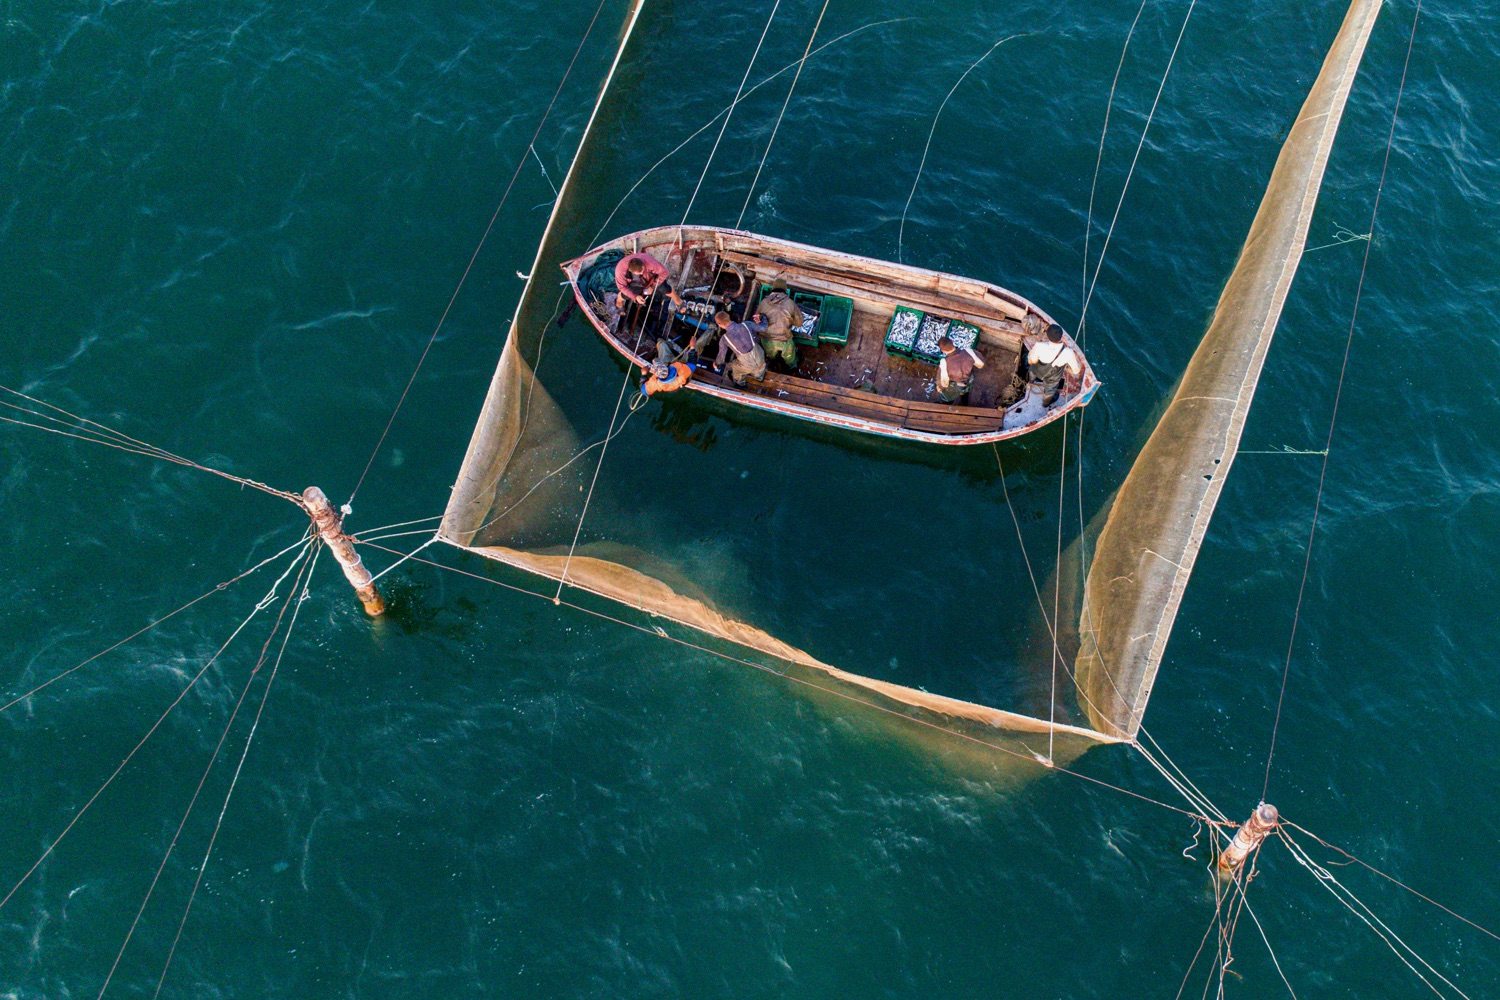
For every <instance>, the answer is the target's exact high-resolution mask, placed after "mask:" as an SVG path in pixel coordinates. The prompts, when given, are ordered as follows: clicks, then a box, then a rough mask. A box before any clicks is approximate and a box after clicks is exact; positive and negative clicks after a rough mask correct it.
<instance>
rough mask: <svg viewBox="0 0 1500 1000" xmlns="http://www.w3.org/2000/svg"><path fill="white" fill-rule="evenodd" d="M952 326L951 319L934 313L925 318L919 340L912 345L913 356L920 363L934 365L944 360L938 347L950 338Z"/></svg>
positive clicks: (918, 335)
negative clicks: (945, 338)
mask: <svg viewBox="0 0 1500 1000" xmlns="http://www.w3.org/2000/svg"><path fill="white" fill-rule="evenodd" d="M952 325H953V321H952V320H951V319H945V318H944V317H942V316H934V315H933V314H932V313H928V314H927V315H926V316H924V317H923V318H922V326H921V328H920V329H918V330H917V339H916V340H914V341H913V342H912V345H911V356H912V357H913V358H916V359H917V360H918V361H926V362H927V363H929V364H934V365H935V364H937V363H938V362H939V361H941V360H943V352H942V350H941V349H940V348H939V347H938V341H940V340H942V339H943V338H944V337H946V336H948V329H949V328H950V327H951V326H952Z"/></svg>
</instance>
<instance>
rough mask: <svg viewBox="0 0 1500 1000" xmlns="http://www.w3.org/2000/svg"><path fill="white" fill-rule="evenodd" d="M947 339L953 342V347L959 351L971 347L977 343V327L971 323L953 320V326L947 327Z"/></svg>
mask: <svg viewBox="0 0 1500 1000" xmlns="http://www.w3.org/2000/svg"><path fill="white" fill-rule="evenodd" d="M948 339H949V340H951V341H953V346H954V347H956V348H958V349H959V350H960V351H961V350H963V349H964V348H965V347H973V346H974V345H975V344H977V343H979V327H977V326H975V325H974V324H972V323H963V322H960V321H959V320H954V321H953V325H952V326H950V327H948Z"/></svg>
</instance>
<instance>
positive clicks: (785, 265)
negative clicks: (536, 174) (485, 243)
mask: <svg viewBox="0 0 1500 1000" xmlns="http://www.w3.org/2000/svg"><path fill="white" fill-rule="evenodd" d="M612 251H613V252H612ZM621 252H623V253H637V252H644V253H647V254H650V255H651V256H653V257H654V258H656V259H657V260H658V261H660V262H661V263H662V264H663V265H665V267H666V268H667V271H668V273H669V274H670V275H672V279H673V285H674V287H675V288H676V289H677V290H678V291H679V292H681V293H682V294H683V295H684V296H685V297H686V298H687V300H688V301H687V303H686V305H685V307H684V308H683V309H681V310H678V311H676V312H674V313H672V314H671V315H668V313H667V310H666V308H665V302H666V299H665V297H664V296H658V300H659V301H660V303H661V307H660V308H657V309H655V310H654V312H646V313H644V314H642V312H641V310H640V309H639V308H637V307H630V308H627V310H625V311H624V312H623V313H622V312H621V311H620V310H618V309H617V308H616V305H615V301H614V300H615V296H614V294H613V285H612V280H613V279H612V277H611V275H612V273H613V261H614V260H616V259H618V258H619V256H620V253H621ZM601 258H602V259H601ZM562 268H563V271H564V273H565V274H566V275H567V276H568V281H569V283H570V284H571V285H572V288H573V294H574V297H575V298H576V300H577V302H578V305H579V307H580V309H581V310H582V312H583V313H584V315H586V316H587V317H588V319H589V322H591V323H592V324H593V325H594V328H595V329H596V330H598V331H599V335H600V336H601V337H603V338H604V339H605V341H606V342H608V343H609V345H610V346H611V347H613V348H614V349H615V350H617V351H619V352H620V353H621V354H623V355H624V356H625V357H626V358H628V359H629V360H630V361H631V362H633V363H640V362H641V361H642V360H643V358H644V359H645V360H650V359H651V358H654V357H655V353H654V349H655V342H656V337H657V336H665V337H668V338H669V339H670V338H671V337H672V336H673V335H674V334H675V335H676V337H677V340H678V342H679V343H686V339H687V336H688V335H691V333H692V332H693V330H692V328H693V327H695V326H706V324H707V323H709V322H711V319H712V313H713V311H714V310H715V309H717V308H725V309H727V311H729V312H731V313H732V314H734V315H735V316H736V318H738V317H739V316H741V315H746V316H748V315H751V314H753V313H754V312H755V309H756V305H757V304H758V302H759V301H760V298H761V296H762V295H763V294H765V292H766V291H767V289H768V287H769V285H770V283H771V282H772V281H773V280H774V279H776V278H783V279H785V280H786V282H787V284H788V286H789V289H790V291H791V292H792V293H793V296H794V298H795V299H796V300H797V301H798V302H799V304H801V305H802V306H803V308H804V311H805V312H807V313H808V314H809V315H813V314H817V316H818V318H817V320H816V322H814V323H810V324H807V325H806V327H805V328H804V329H803V330H800V331H799V332H798V336H797V340H798V352H799V354H800V356H801V364H800V366H799V368H798V370H797V371H795V372H790V373H788V372H780V371H777V370H776V362H773V363H772V367H771V368H770V369H769V370H768V371H767V372H766V375H765V377H764V378H763V379H750V380H748V382H747V384H746V386H745V387H744V388H738V387H736V386H735V385H734V384H733V383H732V382H731V381H730V380H729V379H728V378H726V377H724V376H722V375H719V374H715V373H714V372H713V371H712V370H710V369H709V368H708V366H707V365H703V366H700V367H699V368H698V370H697V372H696V373H695V374H694V376H693V378H692V380H691V381H690V382H689V383H688V386H687V388H689V389H691V390H693V391H695V392H701V393H707V394H708V395H710V396H715V397H717V398H719V399H723V400H726V401H728V402H731V403H736V404H739V405H741V406H748V407H752V408H754V409H758V410H766V411H770V412H773V413H781V414H785V415H786V416H789V417H794V418H797V419H800V420H811V421H814V422H817V423H820V424H826V425H830V426H834V427H842V428H846V429H848V430H852V431H858V432H861V433H865V434H875V435H880V436H883V437H891V438H901V439H904V440H908V441H924V442H930V443H935V444H947V445H966V444H985V443H988V442H991V441H1003V440H1006V439H1007V438H1012V437H1017V436H1019V435H1021V434H1026V433H1029V432H1030V431H1034V430H1036V429H1037V428H1039V427H1042V426H1044V425H1046V424H1048V423H1051V422H1052V421H1054V420H1057V419H1059V418H1061V417H1062V416H1063V415H1064V414H1066V413H1067V412H1068V411H1069V410H1072V409H1075V408H1077V407H1081V406H1084V405H1086V404H1087V403H1088V402H1089V400H1090V399H1092V398H1093V396H1094V393H1095V392H1097V391H1098V389H1099V380H1098V379H1097V378H1096V377H1095V375H1094V372H1093V370H1092V369H1091V368H1090V367H1089V364H1088V361H1087V360H1086V359H1084V357H1083V352H1082V351H1081V350H1079V348H1078V345H1077V344H1076V343H1074V342H1073V340H1072V338H1071V337H1067V336H1066V335H1065V340H1066V343H1067V344H1068V346H1070V347H1072V348H1073V350H1074V352H1075V353H1077V355H1078V357H1079V359H1080V360H1081V362H1082V372H1081V373H1080V374H1079V375H1078V376H1076V377H1075V376H1071V375H1070V376H1069V377H1068V378H1067V380H1066V382H1065V383H1064V385H1063V388H1062V391H1061V392H1060V393H1059V395H1058V397H1057V399H1056V400H1055V401H1054V402H1053V403H1052V405H1051V406H1044V405H1043V404H1042V401H1041V396H1040V393H1039V392H1038V391H1037V390H1035V389H1034V388H1033V389H1031V390H1030V391H1028V387H1027V371H1026V351H1025V349H1024V348H1023V340H1026V339H1028V338H1030V337H1034V336H1037V335H1039V334H1041V333H1042V332H1043V331H1045V330H1046V328H1047V326H1048V325H1049V324H1051V323H1052V322H1053V320H1052V318H1051V317H1050V316H1048V315H1047V314H1046V313H1045V312H1043V311H1042V310H1041V309H1039V308H1038V307H1037V306H1036V305H1034V304H1033V303H1031V302H1029V301H1027V300H1026V299H1024V298H1022V297H1021V296H1019V295H1017V294H1015V293H1014V292H1011V291H1008V290H1006V289H1004V288H1000V287H998V286H996V285H991V284H989V283H987V282H983V281H977V280H975V279H972V278H961V277H957V276H955V275H951V274H944V273H941V272H938V271H929V270H926V269H924V268H919V267H910V266H907V265H904V264H893V263H889V262H887V261H879V260H873V259H871V258H868V257H859V256H855V255H854V254H847V253H840V252H838V251H834V250H820V249H818V248H817V247H811V246H806V245H804V244H801V243H793V242H790V241H788V240H779V239H773V238H771V237H767V236H757V235H755V234H753V233H747V232H742V231H739V230H734V229H720V228H715V227H708V226H686V227H678V226H663V227H661V228H657V229H647V230H642V231H641V232H638V233H631V234H629V235H627V236H622V237H620V238H619V239H616V240H613V241H611V242H609V243H605V244H603V245H601V246H597V247H595V248H594V249H592V250H590V251H588V252H587V253H585V254H583V255H582V256H579V257H576V258H574V259H573V260H570V261H567V262H565V263H564V264H563V265H562ZM913 313H915V314H917V316H916V318H915V319H913V318H912V314H913ZM899 314H905V317H904V318H903V317H902V316H901V315H899ZM893 321H898V322H897V323H896V325H895V326H893ZM914 322H915V323H916V324H917V326H918V327H919V328H920V331H921V334H922V337H924V338H925V340H922V339H920V338H915V337H914V338H911V339H912V340H913V342H912V343H911V345H910V346H908V345H907V344H905V343H904V342H902V341H903V339H904V336H905V334H907V333H910V332H911V330H910V328H911V326H912V324H913V323H914ZM929 324H931V326H930V327H929ZM944 330H947V331H951V335H952V336H953V338H954V339H955V340H956V341H959V343H960V344H961V345H962V343H963V342H964V339H965V338H972V340H973V349H974V350H975V351H976V352H977V353H978V354H979V355H980V357H981V358H983V359H984V363H985V366H984V367H983V368H981V369H978V370H977V371H976V372H975V375H974V379H973V381H972V383H971V388H970V391H969V393H968V395H967V396H966V397H965V398H964V400H963V401H961V402H959V403H944V402H942V401H940V400H939V399H938V397H937V389H936V381H937V357H938V355H937V352H936V346H935V344H936V338H935V336H932V333H934V332H938V331H944Z"/></svg>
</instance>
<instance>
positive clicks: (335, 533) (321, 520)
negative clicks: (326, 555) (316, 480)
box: [302, 486, 385, 618]
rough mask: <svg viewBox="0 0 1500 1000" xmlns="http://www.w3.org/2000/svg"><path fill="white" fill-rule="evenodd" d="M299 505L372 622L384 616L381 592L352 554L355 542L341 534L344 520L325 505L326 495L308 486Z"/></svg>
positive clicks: (329, 506) (357, 555)
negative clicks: (305, 509)
mask: <svg viewBox="0 0 1500 1000" xmlns="http://www.w3.org/2000/svg"><path fill="white" fill-rule="evenodd" d="M302 501H303V503H305V504H307V513H308V514H309V515H311V517H312V519H313V525H314V526H316V527H317V529H318V534H320V535H322V536H323V541H324V542H325V543H327V545H328V551H329V552H332V553H333V558H335V559H337V560H338V563H339V569H342V570H343V571H344V576H345V578H347V579H348V581H349V583H350V585H351V586H353V587H354V592H355V593H356V594H358V595H359V599H360V601H361V602H362V603H363V604H364V606H365V612H366V613H367V614H368V615H370V617H372V618H373V617H375V616H377V615H381V614H384V613H385V598H383V597H381V596H380V591H379V590H377V589H376V588H375V578H374V577H372V576H371V575H370V571H369V570H367V569H365V564H364V563H363V562H362V561H361V560H360V558H359V553H358V552H356V551H354V540H353V539H352V538H350V537H349V536H348V535H346V534H344V519H343V518H342V517H340V516H339V514H338V512H337V511H335V510H334V509H333V504H331V503H329V502H328V497H327V495H325V494H324V492H323V491H322V490H320V489H318V488H317V487H316V486H309V487H308V488H307V489H305V490H303V491H302Z"/></svg>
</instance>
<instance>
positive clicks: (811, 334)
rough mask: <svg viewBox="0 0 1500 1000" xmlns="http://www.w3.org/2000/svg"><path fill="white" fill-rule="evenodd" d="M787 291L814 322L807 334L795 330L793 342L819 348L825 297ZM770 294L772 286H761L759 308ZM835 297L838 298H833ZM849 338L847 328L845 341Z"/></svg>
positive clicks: (758, 299) (789, 289)
mask: <svg viewBox="0 0 1500 1000" xmlns="http://www.w3.org/2000/svg"><path fill="white" fill-rule="evenodd" d="M786 291H787V294H788V295H790V296H791V297H792V301H793V302H795V303H797V305H798V306H800V307H801V309H802V311H803V312H804V313H806V314H807V315H808V316H810V317H811V318H812V321H813V322H812V324H811V326H809V327H808V329H807V332H805V333H801V332H798V331H796V330H793V331H792V340H793V341H795V342H796V343H798V344H801V345H803V346H804V347H817V346H818V332H819V330H820V329H821V320H822V312H823V296H821V295H814V294H812V293H811V292H801V291H798V290H797V289H795V288H788V289H787V290H786ZM770 294H771V286H770V285H767V284H763V285H761V286H760V295H759V296H757V298H756V304H757V307H758V306H759V303H760V301H761V300H763V299H764V298H765V297H766V296H767V295H770ZM833 297H835V298H836V297H837V296H833ZM846 301H847V300H846ZM850 304H851V305H853V303H850ZM848 337H849V334H848V331H847V328H846V330H845V333H844V338H845V340H847V339H848Z"/></svg>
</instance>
